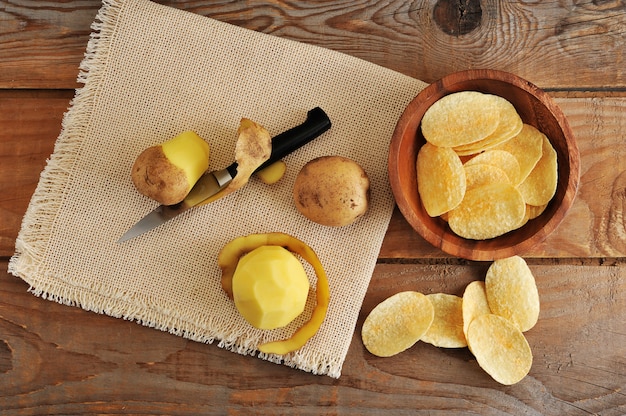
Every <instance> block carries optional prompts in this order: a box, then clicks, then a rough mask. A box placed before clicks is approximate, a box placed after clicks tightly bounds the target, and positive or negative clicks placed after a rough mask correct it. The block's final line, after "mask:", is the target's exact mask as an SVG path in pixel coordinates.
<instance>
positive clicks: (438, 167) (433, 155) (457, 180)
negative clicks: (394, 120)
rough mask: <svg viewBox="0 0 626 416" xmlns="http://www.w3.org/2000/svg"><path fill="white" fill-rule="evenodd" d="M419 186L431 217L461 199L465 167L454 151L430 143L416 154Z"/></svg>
mask: <svg viewBox="0 0 626 416" xmlns="http://www.w3.org/2000/svg"><path fill="white" fill-rule="evenodd" d="M417 189H418V192H419V194H420V198H421V200H422V204H423V205H424V208H425V209H426V212H427V213H428V215H430V216H431V217H436V216H438V215H441V214H443V213H444V212H447V211H449V210H451V209H452V208H454V207H456V206H457V205H458V204H459V203H460V202H461V200H462V199H463V195H464V194H465V170H464V169H463V164H462V163H461V159H459V156H457V154H456V153H454V150H452V149H450V148H448V147H437V146H433V145H432V144H430V143H426V144H424V145H423V146H422V148H421V149H420V151H419V153H418V154H417Z"/></svg>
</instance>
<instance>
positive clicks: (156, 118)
mask: <svg viewBox="0 0 626 416" xmlns="http://www.w3.org/2000/svg"><path fill="white" fill-rule="evenodd" d="M92 28H93V33H92V36H91V39H90V41H89V44H88V46H87V52H86V55H85V59H84V60H83V62H82V64H81V68H80V73H79V78H78V79H79V82H81V83H83V86H82V87H81V88H80V89H78V90H77V91H76V95H75V98H74V99H73V101H72V104H71V107H70V109H69V110H68V112H67V113H66V115H65V117H64V121H63V125H62V129H61V133H60V135H59V137H58V139H57V143H56V146H55V149H54V153H53V154H52V155H51V157H50V159H49V161H48V164H47V166H46V168H45V170H44V171H43V172H42V174H41V178H40V181H39V184H38V187H37V189H36V191H35V193H34V195H33V197H32V200H31V203H30V205H29V207H28V210H27V212H26V215H25V217H24V220H23V224H22V229H21V231H20V233H19V236H18V239H17V241H16V253H15V255H14V256H13V258H12V259H11V261H10V264H9V271H10V272H11V273H13V274H15V275H17V276H19V277H21V278H22V279H24V280H25V281H26V282H28V283H29V284H30V290H31V291H32V292H33V293H34V294H35V295H38V296H41V297H43V298H46V299H50V300H54V301H58V302H62V303H64V304H68V305H74V306H78V307H82V308H84V309H86V310H90V311H94V312H98V313H104V314H107V315H110V316H114V317H119V318H125V319H130V320H134V321H137V322H140V323H142V324H144V325H148V326H151V327H154V328H158V329H160V330H164V331H169V332H171V333H173V334H176V335H180V336H183V337H186V338H189V339H192V340H196V341H200V342H207V343H211V342H214V341H215V342H218V343H219V346H220V347H224V348H227V349H229V350H231V351H234V352H237V353H240V354H251V355H256V356H259V357H260V358H263V359H267V360H271V361H274V362H280V363H284V364H286V365H289V366H293V367H297V368H299V369H302V370H305V371H310V372H313V373H316V374H326V375H329V376H331V377H339V376H340V374H341V368H342V363H343V362H344V360H345V357H346V354H347V351H348V347H349V345H350V342H351V339H352V335H353V333H354V330H355V326H356V320H357V318H358V314H359V310H360V307H361V304H362V300H363V297H364V295H365V292H366V289H367V287H368V284H369V281H370V278H371V275H372V272H373V269H374V266H375V263H376V258H377V256H378V253H379V250H380V246H381V243H382V240H383V237H384V235H385V231H386V229H387V226H388V224H389V220H390V217H391V214H392V210H393V206H394V201H393V196H392V193H391V190H390V187H389V184H388V178H387V152H388V146H389V141H390V138H391V135H392V132H393V129H394V126H395V123H396V121H397V120H398V118H399V116H400V114H401V112H402V110H403V108H404V107H405V105H406V104H407V103H408V102H409V101H410V100H411V99H412V98H413V97H414V96H415V95H416V94H417V93H418V92H419V91H420V90H421V89H422V88H423V87H424V86H425V84H424V83H423V82H421V81H419V80H415V79H412V78H410V77H407V76H404V75H402V74H399V73H396V72H393V71H390V70H387V69H385V68H382V67H379V66H376V65H373V64H371V63H368V62H365V61H362V60H359V59H356V58H354V57H351V56H347V55H344V54H340V53H337V52H334V51H331V50H327V49H324V48H321V47H316V46H312V45H307V44H303V43H298V42H294V41H290V40H285V39H281V38H279V37H276V36H272V35H267V34H262V33H258V32H254V31H251V30H247V29H242V28H239V27H236V26H233V25H230V24H226V23H223V22H219V21H216V20H213V19H210V18H206V17H203V16H199V15H195V14H192V13H189V12H186V11H182V10H178V9H175V8H171V7H166V6H163V5H159V4H156V3H153V2H150V1H147V0H108V1H104V2H103V4H102V8H101V9H100V11H99V12H98V15H97V17H96V19H95V21H94V24H93V27H92ZM316 106H320V107H322V108H323V109H324V110H325V111H326V112H327V113H328V115H329V117H330V118H331V120H332V123H333V126H332V128H331V130H329V131H328V132H326V133H324V134H323V135H322V136H321V137H319V138H318V139H316V140H314V141H313V142H312V143H310V144H308V145H307V146H305V147H304V148H302V149H300V150H298V151H297V152H295V153H293V154H292V155H290V156H288V157H287V158H286V159H285V160H286V162H287V165H288V170H287V173H286V175H285V177H284V178H283V179H282V180H281V181H280V182H279V183H278V184H275V185H272V186H268V185H265V184H263V183H261V182H260V181H259V180H258V179H255V178H253V179H252V180H251V182H250V183H249V184H248V185H247V186H246V187H245V188H244V189H242V190H240V191H238V192H236V193H235V194H232V195H230V196H228V197H227V198H224V199H222V200H220V201H218V202H215V203H213V204H209V205H205V206H202V207H199V208H196V209H193V210H190V211H187V212H186V213H184V214H183V215H181V216H179V217H178V218H176V219H174V220H172V221H170V222H169V223H167V224H165V225H163V226H161V227H160V228H158V229H156V230H153V231H152V232H149V233H147V234H144V235H142V236H140V237H138V238H136V239H133V240H130V241H128V242H125V243H123V244H118V243H117V242H116V241H117V240H118V238H119V237H120V236H121V235H122V234H123V233H124V232H125V231H126V230H127V229H128V228H130V227H131V226H132V225H133V224H134V223H135V222H136V221H137V220H139V219H140V218H141V217H142V216H143V215H145V214H146V213H148V212H150V211H151V210H152V209H154V208H155V207H156V205H157V204H156V203H155V202H154V201H152V200H149V199H148V198H146V197H143V196H142V195H140V194H139V193H138V192H137V191H136V190H135V189H134V187H133V185H132V183H131V180H130V168H131V166H132V163H133V161H134V159H135V158H136V156H137V155H138V154H139V153H140V152H141V151H142V150H143V149H145V148H146V147H148V146H151V145H154V144H157V143H160V142H162V141H165V140H167V139H169V138H171V137H173V136H175V135H176V134H178V133H179V132H181V131H183V130H195V131H196V132H197V133H198V134H199V135H200V136H201V137H203V138H204V139H205V140H206V141H208V143H209V144H210V146H211V150H212V156H211V168H212V169H216V168H222V167H225V166H227V165H228V164H230V163H231V162H232V161H233V158H234V143H235V140H236V130H237V127H238V125H239V120H240V119H241V117H248V118H250V119H252V120H254V121H256V122H258V123H260V124H262V125H264V126H265V127H266V128H267V129H268V130H269V131H270V133H271V134H272V135H276V134H278V133H280V132H281V131H283V130H286V129H288V128H290V127H292V126H295V125H297V124H300V123H301V122H302V121H304V118H305V116H306V112H307V111H308V110H309V109H311V108H313V107H316ZM333 154H335V155H342V156H346V157H349V158H352V159H354V160H355V161H357V162H358V163H359V164H360V165H361V166H363V168H364V169H365V171H366V172H367V173H368V175H369V177H370V179H371V183H372V186H371V188H372V194H371V207H370V209H369V211H368V213H367V214H366V216H365V217H363V218H361V219H360V220H359V221H357V222H356V223H354V224H353V225H350V226H347V227H342V228H333V227H324V226H321V225H317V224H315V223H312V222H311V221H309V220H307V219H306V218H304V217H303V216H302V215H300V214H299V213H298V212H297V210H296V209H295V207H294V204H293V200H292V186H293V182H294V179H295V176H296V174H297V173H298V171H299V170H300V168H301V167H302V165H304V163H306V162H307V161H309V160H311V159H313V158H315V157H317V156H322V155H333ZM270 231H281V232H285V233H288V234H291V235H293V236H295V237H297V238H299V239H301V240H303V241H305V242H306V243H308V244H309V245H310V246H311V247H312V248H313V250H315V251H316V252H317V254H318V256H319V258H320V260H321V261H322V263H323V265H324V268H325V269H326V271H327V274H328V277H329V280H330V292H331V302H330V308H329V311H328V315H327V317H326V320H325V321H324V323H323V325H322V328H321V329H320V331H319V332H318V333H317V335H315V336H314V337H313V338H312V339H311V340H310V341H309V342H308V343H307V344H306V345H305V346H304V347H303V348H302V349H300V350H299V351H297V352H295V353H291V354H289V355H287V356H284V357H278V356H264V355H263V354H259V353H257V352H256V350H255V347H256V346H257V345H258V344H259V343H260V342H262V341H267V340H273V339H279V338H284V337H288V336H289V335H290V334H291V333H292V332H293V331H294V329H295V328H297V327H298V326H300V325H301V324H302V322H303V321H304V320H306V319H307V318H308V315H309V314H310V311H311V309H312V305H308V307H307V309H306V310H305V312H304V313H303V316H302V317H301V318H298V319H297V320H296V322H294V323H292V324H291V325H290V326H288V327H287V328H285V329H281V330H275V331H259V330H255V329H254V328H252V327H251V326H249V325H248V324H247V323H246V322H245V321H244V320H243V319H242V318H241V317H240V316H239V314H238V313H237V311H236V309H235V307H234V305H233V303H232V302H231V301H230V300H229V299H228V298H227V297H226V295H225V294H224V293H223V291H222V289H221V287H220V283H219V281H220V270H219V268H218V266H217V260H216V257H217V254H218V252H219V250H220V249H221V248H222V246H223V245H224V244H225V243H227V242H228V241H230V240H231V239H233V238H235V237H237V236H241V235H246V234H250V233H259V232H270ZM307 267H308V266H307ZM309 275H310V276H311V279H312V282H313V284H314V283H315V274H314V273H313V272H312V271H310V270H309Z"/></svg>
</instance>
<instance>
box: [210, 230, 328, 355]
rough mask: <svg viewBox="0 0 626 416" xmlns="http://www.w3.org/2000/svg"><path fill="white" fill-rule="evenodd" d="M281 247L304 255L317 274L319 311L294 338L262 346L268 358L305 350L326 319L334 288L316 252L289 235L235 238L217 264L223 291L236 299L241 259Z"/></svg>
mask: <svg viewBox="0 0 626 416" xmlns="http://www.w3.org/2000/svg"><path fill="white" fill-rule="evenodd" d="M265 245H270V246H281V247H284V248H286V249H287V250H289V251H291V252H293V253H296V254H298V255H300V256H301V257H302V258H303V259H304V260H306V261H307V262H308V263H309V264H310V265H311V266H312V267H313V269H314V270H315V275H316V276H317V284H316V287H315V300H316V304H315V308H313V312H312V313H311V317H310V319H309V320H308V321H307V322H305V323H304V324H303V325H302V326H301V327H300V328H299V329H298V330H296V332H294V333H293V334H292V335H291V337H290V338H287V339H282V340H278V341H270V342H266V343H265V344H261V345H259V347H258V348H259V351H261V352H263V353H265V354H280V355H283V354H287V353H289V352H292V351H295V350H297V349H300V348H302V346H304V344H306V343H307V341H308V340H309V339H310V338H311V337H312V336H313V335H315V333H316V332H317V331H318V330H319V328H320V326H321V325H322V323H323V322H324V319H325V318H326V313H327V311H328V307H329V303H330V287H329V284H328V278H327V277H326V272H325V271H324V268H323V267H322V263H321V262H320V260H319V258H318V257H317V254H315V251H313V249H311V247H309V246H308V245H307V244H306V243H304V242H303V241H300V240H298V239H297V238H295V237H292V236H290V235H289V234H285V233H267V234H250V235H246V236H242V237H238V238H235V239H234V240H232V241H230V242H229V243H228V244H226V245H225V246H224V247H223V248H222V250H221V251H220V253H219V255H218V258H217V263H218V266H219V267H220V269H222V288H223V289H224V292H226V294H227V295H228V297H230V298H233V285H232V280H233V273H234V272H235V270H236V267H237V263H238V262H239V259H240V258H241V256H243V255H245V254H246V253H248V252H250V251H252V250H254V249H255V248H258V247H260V246H265Z"/></svg>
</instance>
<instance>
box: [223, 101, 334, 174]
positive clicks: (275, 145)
mask: <svg viewBox="0 0 626 416" xmlns="http://www.w3.org/2000/svg"><path fill="white" fill-rule="evenodd" d="M330 126H331V122H330V118H328V115H327V114H326V113H325V112H324V110H322V109H321V108H320V107H315V108H314V109H312V110H309V112H308V113H307V117H306V120H305V121H304V122H303V123H302V124H300V125H299V126H296V127H293V128H291V129H289V130H287V131H284V132H282V133H280V134H279V135H277V136H274V137H273V138H272V154H271V155H270V157H269V159H267V160H266V161H265V162H264V163H263V164H262V165H261V166H259V167H258V168H257V169H256V170H255V172H258V171H260V170H261V169H263V168H266V167H268V166H269V165H271V164H272V163H274V162H278V161H279V160H280V159H282V158H284V157H285V156H287V155H288V154H289V153H291V152H293V151H294V150H297V149H299V148H301V147H302V146H304V145H305V144H307V143H308V142H310V141H311V140H313V139H315V138H316V137H318V136H319V135H320V134H322V133H324V132H325V131H326V130H328V129H330ZM227 169H228V171H229V172H230V173H231V174H232V175H233V177H234V176H235V175H236V173H237V162H235V163H233V164H232V165H230V166H229V167H228V168H227Z"/></svg>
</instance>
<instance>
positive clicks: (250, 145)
mask: <svg viewBox="0 0 626 416" xmlns="http://www.w3.org/2000/svg"><path fill="white" fill-rule="evenodd" d="M271 153H272V137H271V136H270V134H269V132H268V131H267V130H266V129H265V128H264V127H263V126H261V125H260V124H257V123H255V122H254V121H252V120H250V119H248V118H242V119H241V122H240V123H239V128H238V129H237V143H236V144H235V161H236V162H237V174H236V175H235V177H234V178H233V180H232V181H231V182H230V183H229V184H228V185H227V186H226V187H225V188H224V189H221V190H220V191H219V192H218V193H216V194H215V195H213V196H211V197H209V198H207V199H205V200H204V201H202V202H201V203H199V204H198V205H204V204H208V203H211V202H213V201H216V200H218V199H221V198H223V197H225V196H226V195H228V194H231V193H233V192H235V191H236V190H238V189H240V188H242V187H243V186H244V185H246V184H247V183H248V180H249V179H250V176H252V174H253V173H254V171H255V170H256V169H257V168H258V167H259V166H261V165H262V164H263V163H264V162H265V161H266V160H268V159H269V158H270V155H271Z"/></svg>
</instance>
